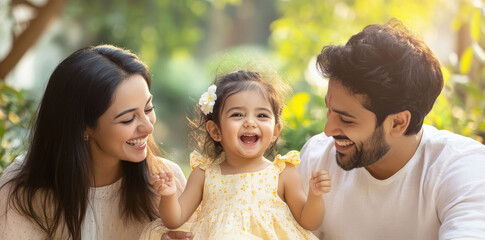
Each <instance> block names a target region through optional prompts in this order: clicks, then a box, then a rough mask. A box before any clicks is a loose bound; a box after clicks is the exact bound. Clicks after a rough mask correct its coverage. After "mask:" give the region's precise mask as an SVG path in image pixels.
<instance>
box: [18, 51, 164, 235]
mask: <svg viewBox="0 0 485 240" xmlns="http://www.w3.org/2000/svg"><path fill="white" fill-rule="evenodd" d="M134 74H139V75H141V76H142V77H143V78H144V79H145V80H146V82H147V84H148V87H150V84H151V77H150V74H149V72H148V68H147V66H146V65H145V64H144V63H142V62H141V61H140V60H139V59H138V58H137V56H136V55H134V54H132V53H130V52H129V51H126V50H123V49H120V48H117V47H113V46H110V45H100V46H96V47H86V48H83V49H80V50H78V51H76V52H74V53H73V54H72V55H70V56H69V57H67V58H66V59H65V60H64V61H62V62H61V63H60V64H59V65H58V66H57V68H56V69H55V70H54V72H53V73H52V75H51V77H50V79H49V82H48V84H47V88H46V90H45V93H44V97H43V99H42V102H41V104H40V107H39V109H38V114H37V118H36V121H35V125H34V129H33V135H32V138H31V144H30V148H29V150H28V152H27V154H26V156H25V159H24V163H23V166H22V168H21V169H20V170H19V172H18V174H17V175H16V177H14V178H13V179H12V180H10V183H12V192H11V194H10V195H9V204H10V205H11V206H13V207H14V208H15V209H16V210H17V211H19V212H20V213H21V214H24V215H26V216H28V217H30V218H31V219H33V220H34V221H35V222H36V223H37V224H38V225H39V226H40V227H41V228H42V230H44V231H45V232H46V233H47V235H48V237H49V239H51V238H53V237H54V235H55V234H56V232H58V231H59V230H62V231H65V230H67V232H68V234H69V235H70V236H69V238H71V239H81V225H82V222H83V220H84V216H85V212H86V208H87V205H88V196H89V188H90V186H91V184H92V180H93V179H94V176H93V171H92V169H93V166H92V162H91V160H90V157H89V152H88V147H87V144H86V142H85V141H84V140H83V135H84V132H85V130H86V128H87V127H90V128H94V127H95V126H96V122H97V120H98V118H99V117H100V116H101V115H102V114H103V113H104V112H105V111H106V110H107V109H108V107H109V106H110V105H111V101H112V97H113V94H114V92H115V90H116V88H117V87H118V86H119V85H120V83H121V82H122V81H124V80H125V79H127V78H128V77H129V76H131V75H134ZM149 141H150V143H151V144H149V149H148V156H147V159H145V161H142V162H139V163H133V162H127V161H122V164H121V165H122V172H123V178H122V183H121V188H120V196H121V197H120V199H121V200H120V206H121V209H120V212H121V215H122V216H123V218H124V219H125V220H127V221H128V220H139V221H141V220H146V221H150V220H153V219H155V218H156V217H157V216H158V212H157V208H156V206H155V205H154V198H155V193H154V191H153V189H152V188H151V187H150V185H149V183H148V175H149V167H148V166H149V164H150V165H151V166H153V165H154V161H155V156H154V153H157V152H158V151H157V150H158V149H156V147H157V146H156V144H154V141H153V138H152V137H150V140H149ZM155 165H156V164H155Z"/></svg>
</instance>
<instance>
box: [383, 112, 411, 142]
mask: <svg viewBox="0 0 485 240" xmlns="http://www.w3.org/2000/svg"><path fill="white" fill-rule="evenodd" d="M388 117H389V120H390V127H391V128H390V131H389V132H390V134H391V136H394V137H399V136H402V135H404V133H405V132H406V130H407V129H408V126H409V123H410V122H411V112H409V111H408V110H405V111H402V112H398V113H395V114H391V115H389V116H388Z"/></svg>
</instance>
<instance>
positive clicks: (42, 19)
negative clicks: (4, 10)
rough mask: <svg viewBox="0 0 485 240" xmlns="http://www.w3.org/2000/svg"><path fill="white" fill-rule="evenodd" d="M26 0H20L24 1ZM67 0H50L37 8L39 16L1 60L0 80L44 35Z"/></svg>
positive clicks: (20, 0) (3, 79)
mask: <svg viewBox="0 0 485 240" xmlns="http://www.w3.org/2000/svg"><path fill="white" fill-rule="evenodd" d="M23 1H24V0H19V2H23ZM65 1H66V0H49V1H48V2H47V3H46V4H45V5H44V6H41V7H38V8H37V16H35V18H33V19H32V20H31V21H30V24H29V26H28V27H27V28H26V29H25V30H24V31H23V32H22V33H21V34H19V35H18V36H17V39H16V41H14V42H13V44H12V48H11V49H10V52H9V53H8V54H7V56H6V57H5V58H4V59H3V60H2V61H0V80H1V81H5V77H6V76H7V74H8V73H9V72H10V71H11V70H12V69H13V68H14V67H15V65H16V64H17V63H18V61H19V60H20V59H21V58H22V56H23V55H24V54H25V53H26V52H27V50H28V49H29V48H30V47H32V46H33V45H34V44H35V43H36V42H37V40H39V38H40V37H41V36H42V33H43V32H44V31H45V30H46V29H47V27H48V26H49V25H50V23H51V22H52V20H53V19H55V17H57V16H58V15H59V13H60V12H61V10H62V7H63V6H64V3H65Z"/></svg>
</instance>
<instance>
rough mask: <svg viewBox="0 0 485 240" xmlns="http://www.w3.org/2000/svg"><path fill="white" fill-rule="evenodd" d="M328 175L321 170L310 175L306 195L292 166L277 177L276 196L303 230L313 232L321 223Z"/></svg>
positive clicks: (327, 187) (328, 185)
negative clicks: (283, 202)
mask: <svg viewBox="0 0 485 240" xmlns="http://www.w3.org/2000/svg"><path fill="white" fill-rule="evenodd" d="M330 185H331V183H330V175H329V174H328V172H327V171H325V170H322V171H319V172H316V173H312V177H311V178H310V187H309V191H308V195H306V194H305V193H304V191H303V187H302V184H301V178H300V174H299V173H298V171H297V170H296V168H295V166H293V165H292V164H288V163H287V164H286V168H285V169H284V170H283V171H282V172H281V174H280V177H279V185H278V194H279V195H280V196H283V200H284V201H285V202H286V204H288V207H289V208H290V211H291V213H292V214H293V217H294V218H295V219H296V221H297V222H298V223H299V224H300V225H301V226H302V227H303V228H305V229H308V230H315V229H317V228H318V227H319V226H320V224H321V223H322V220H323V216H324V214H325V204H324V201H323V198H322V194H323V193H327V192H329V191H330Z"/></svg>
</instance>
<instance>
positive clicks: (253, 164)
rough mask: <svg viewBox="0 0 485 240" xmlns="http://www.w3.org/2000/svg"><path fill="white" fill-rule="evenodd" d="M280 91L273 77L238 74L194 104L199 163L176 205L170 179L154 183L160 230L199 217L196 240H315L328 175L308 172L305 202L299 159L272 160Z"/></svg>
mask: <svg viewBox="0 0 485 240" xmlns="http://www.w3.org/2000/svg"><path fill="white" fill-rule="evenodd" d="M280 86H284V85H283V83H282V82H281V81H280V80H279V79H278V78H277V77H272V76H266V75H263V74H260V73H256V72H248V71H237V72H233V73H229V74H226V75H224V76H222V77H220V78H218V79H216V81H215V84H214V85H211V86H210V87H209V89H208V92H206V93H204V94H203V95H202V97H201V99H200V101H199V105H200V108H201V111H202V114H201V119H200V121H201V122H200V123H201V124H199V127H202V128H203V130H204V132H203V134H204V136H203V141H202V142H201V143H202V145H203V149H204V156H202V155H201V154H199V153H197V152H193V153H192V154H191V156H190V161H191V166H192V168H193V171H192V173H191V174H190V176H189V179H188V182H187V187H186V188H185V191H184V192H183V193H182V195H181V196H180V197H179V198H177V194H176V193H177V191H176V190H177V189H176V186H175V181H174V180H175V178H174V177H173V174H172V173H161V174H158V175H154V176H152V177H151V179H150V182H151V183H152V184H153V186H154V188H155V189H156V190H157V191H158V193H159V194H160V195H161V200H160V206H159V212H160V217H161V219H162V222H163V224H164V225H165V226H166V227H168V228H177V227H179V226H181V225H182V224H183V223H185V222H186V221H187V220H188V219H189V218H190V217H191V215H192V214H193V213H194V211H196V209H197V208H198V207H199V205H200V210H199V211H198V216H197V220H196V221H195V222H194V224H193V226H192V229H191V231H192V232H193V235H194V239H316V237H315V236H314V235H313V234H312V233H311V232H310V231H308V230H306V229H310V230H312V229H316V228H317V227H318V226H319V225H320V224H321V222H322V220H323V216H324V202H323V198H322V194H323V193H326V192H328V191H329V190H330V176H329V175H328V172H327V171H318V172H314V173H312V177H311V179H310V190H309V193H308V195H305V193H304V192H303V188H302V185H301V180H300V176H299V174H298V172H297V171H296V169H295V165H298V164H299V162H300V159H299V153H298V152H296V151H291V152H289V153H288V154H286V155H285V156H280V155H278V156H276V158H275V159H274V161H273V162H271V161H268V160H267V159H266V158H265V157H264V154H265V152H267V150H272V149H273V148H274V146H275V144H276V141H277V139H278V137H279V134H280V131H281V122H280V115H281V112H282V108H283V104H284V94H283V92H282V90H281V89H279V88H278V87H280Z"/></svg>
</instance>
